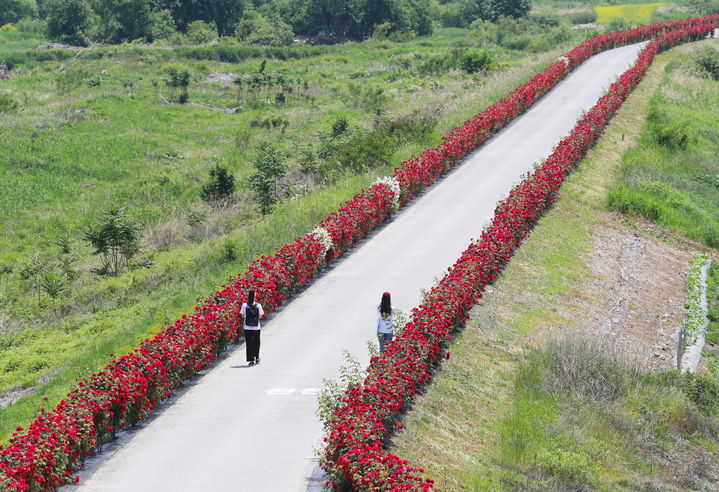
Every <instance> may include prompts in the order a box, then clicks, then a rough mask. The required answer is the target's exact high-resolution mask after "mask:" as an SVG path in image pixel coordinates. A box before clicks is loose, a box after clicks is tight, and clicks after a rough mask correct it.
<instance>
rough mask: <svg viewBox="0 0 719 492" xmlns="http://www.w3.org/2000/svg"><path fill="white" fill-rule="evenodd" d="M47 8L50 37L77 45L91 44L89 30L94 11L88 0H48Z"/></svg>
mask: <svg viewBox="0 0 719 492" xmlns="http://www.w3.org/2000/svg"><path fill="white" fill-rule="evenodd" d="M45 8H46V9H47V19H46V20H47V34H48V37H50V39H52V40H54V41H59V42H61V43H69V44H72V45H77V46H87V45H88V44H89V42H90V40H89V39H88V37H87V31H88V29H89V27H90V19H91V17H92V15H93V11H92V7H90V3H89V2H88V1H87V0H48V2H47V4H46V5H45Z"/></svg>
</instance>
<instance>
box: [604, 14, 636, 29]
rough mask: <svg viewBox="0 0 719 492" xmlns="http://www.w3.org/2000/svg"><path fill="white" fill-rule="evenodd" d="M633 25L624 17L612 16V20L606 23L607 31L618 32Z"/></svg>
mask: <svg viewBox="0 0 719 492" xmlns="http://www.w3.org/2000/svg"><path fill="white" fill-rule="evenodd" d="M632 27H634V24H632V22H631V21H629V20H627V19H625V18H624V17H613V18H612V20H610V21H609V24H607V31H608V32H620V31H627V30H629V29H631V28H632Z"/></svg>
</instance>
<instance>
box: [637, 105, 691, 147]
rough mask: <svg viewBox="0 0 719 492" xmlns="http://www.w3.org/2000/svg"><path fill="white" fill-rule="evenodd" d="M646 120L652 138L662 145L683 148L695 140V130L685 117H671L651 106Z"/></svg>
mask: <svg viewBox="0 0 719 492" xmlns="http://www.w3.org/2000/svg"><path fill="white" fill-rule="evenodd" d="M648 121H649V127H650V131H651V132H652V135H653V137H654V139H655V140H656V141H657V143H659V144H660V145H663V146H664V147H667V148H669V149H681V150H685V149H686V148H687V147H688V146H689V144H690V143H694V142H696V135H697V132H696V131H695V130H694V128H693V125H692V123H691V121H689V120H687V119H679V118H676V117H672V116H670V115H669V114H668V113H666V112H664V111H662V110H660V109H656V108H652V110H651V111H650V112H649V118H648Z"/></svg>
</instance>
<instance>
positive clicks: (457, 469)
mask: <svg viewBox="0 0 719 492" xmlns="http://www.w3.org/2000/svg"><path fill="white" fill-rule="evenodd" d="M716 44H717V43H716V41H705V42H702V43H697V44H693V45H686V46H682V47H679V48H676V49H674V50H672V51H670V52H668V53H666V54H662V55H660V56H658V57H657V59H656V60H655V62H654V65H653V66H652V67H651V68H650V71H649V73H648V74H647V76H646V77H645V79H644V81H643V82H642V84H641V85H640V86H639V87H638V88H637V89H636V90H635V92H634V93H633V94H632V95H631V96H630V98H629V99H628V100H627V101H626V103H625V104H624V106H623V107H622V109H620V111H619V113H618V114H617V116H616V117H615V118H614V120H613V122H612V123H611V125H610V127H609V128H608V129H607V131H606V133H605V135H604V136H603V137H602V139H601V140H600V142H599V143H598V145H597V146H596V147H595V148H594V149H593V150H592V151H591V152H590V154H589V155H588V157H587V159H585V161H584V162H583V163H582V165H581V166H580V167H579V169H578V170H577V171H576V172H575V173H574V174H573V175H572V176H570V178H569V180H568V181H567V182H566V183H565V185H564V187H563V189H562V191H561V192H560V195H559V199H558V201H557V203H556V206H555V207H554V208H553V210H551V211H550V212H549V213H548V214H547V215H546V216H545V217H544V218H543V219H542V220H541V221H540V223H539V224H538V226H537V227H536V229H535V230H534V231H533V232H532V234H531V235H530V237H529V238H528V240H527V241H526V242H525V243H524V244H523V245H522V248H521V249H520V250H519V251H518V253H517V254H516V255H515V257H514V258H513V259H512V261H511V262H510V264H509V265H508V267H507V269H506V270H505V271H504V273H503V274H502V277H501V278H500V279H499V280H498V281H497V282H496V283H495V285H493V286H492V288H491V289H488V290H489V292H487V293H485V295H484V298H483V299H482V301H481V303H480V305H479V306H477V307H476V308H475V309H474V310H473V311H472V313H471V319H470V321H469V322H468V323H467V325H466V326H465V327H464V328H463V329H462V330H461V331H460V332H459V333H458V334H457V336H456V337H455V339H454V341H453V342H452V343H451V345H450V346H449V348H448V350H450V352H451V358H450V360H448V361H445V362H443V363H442V365H441V367H440V368H438V369H437V371H436V372H435V374H434V378H433V381H432V384H431V385H429V386H428V387H427V389H426V392H425V393H424V394H423V395H421V396H420V397H418V399H417V400H416V401H415V403H414V404H413V406H412V409H411V410H410V411H409V412H408V413H407V415H406V416H405V417H404V419H403V423H404V424H405V426H406V427H405V429H404V430H402V431H400V432H399V433H398V434H397V435H396V436H394V437H393V439H392V447H391V452H393V453H396V454H398V455H399V456H402V457H403V458H404V459H407V460H409V462H410V464H412V465H413V466H418V467H422V468H424V469H425V470H426V473H425V475H426V476H428V477H430V478H433V479H435V480H436V482H437V487H438V489H439V490H467V491H469V490H472V491H500V490H501V491H505V490H518V491H519V490H521V491H535V490H536V491H540V490H624V491H639V490H642V491H644V490H646V491H649V490H714V489H715V488H716V486H717V484H718V483H719V470H718V469H717V466H716V463H717V458H718V457H719V455H718V453H717V452H718V451H719V439H718V438H717V436H718V435H719V433H717V431H718V430H719V419H718V418H717V415H718V414H719V409H718V408H717V406H716V397H715V396H713V395H715V394H716V391H717V390H718V389H719V387H717V384H716V381H715V380H713V379H709V378H703V379H702V378H693V377H685V378H679V377H677V375H676V374H675V373H671V372H669V373H654V374H650V373H644V372H641V371H638V370H637V369H636V368H635V367H634V366H633V364H632V363H631V362H628V360H629V359H630V357H628V356H627V354H626V353H624V352H623V351H622V350H619V349H618V348H617V347H616V346H615V345H613V344H611V343H602V341H601V340H600V341H598V343H595V342H597V341H596V340H594V341H591V342H590V341H588V340H587V339H586V338H583V337H582V336H581V333H582V332H583V331H584V330H586V329H587V327H583V326H582V321H581V320H582V319H584V317H583V316H582V313H573V312H571V311H567V310H566V309H567V304H561V301H562V300H563V299H567V298H570V299H571V298H584V299H589V298H588V297H587V296H590V295H591V293H588V292H585V291H583V290H582V287H581V286H582V280H583V279H585V278H586V276H587V275H588V274H589V273H590V272H591V270H590V269H589V267H588V264H587V260H586V255H587V254H588V253H589V252H590V251H591V250H592V247H593V244H592V236H591V234H592V230H593V228H595V227H598V226H601V225H603V224H616V223H617V222H625V219H623V218H622V217H617V216H616V215H615V214H613V213H611V212H610V211H609V210H608V206H607V196H608V193H609V190H610V189H611V188H612V186H613V185H615V183H616V181H617V180H619V179H621V176H622V172H621V171H620V166H621V157H622V154H623V153H624V152H625V151H627V150H628V149H630V148H632V147H633V146H635V145H641V144H642V142H643V131H644V126H645V119H646V115H647V114H648V113H649V112H650V107H651V106H652V104H653V103H654V100H653V98H652V96H653V94H654V93H655V91H657V89H658V87H659V86H660V85H662V91H663V90H664V88H666V84H667V80H666V79H665V76H664V71H665V69H666V67H667V66H669V67H673V66H674V64H676V63H678V60H682V59H683V58H685V57H687V56H689V54H690V53H692V52H694V51H695V50H696V49H698V48H699V47H700V46H703V47H706V46H716ZM670 72H671V68H670ZM686 90H687V91H688V90H690V88H686ZM630 152H633V151H630ZM637 231H638V232H639V229H637ZM667 240H669V241H671V240H672V238H671V237H669V238H667ZM681 274H682V272H677V275H681ZM560 306H561V307H560Z"/></svg>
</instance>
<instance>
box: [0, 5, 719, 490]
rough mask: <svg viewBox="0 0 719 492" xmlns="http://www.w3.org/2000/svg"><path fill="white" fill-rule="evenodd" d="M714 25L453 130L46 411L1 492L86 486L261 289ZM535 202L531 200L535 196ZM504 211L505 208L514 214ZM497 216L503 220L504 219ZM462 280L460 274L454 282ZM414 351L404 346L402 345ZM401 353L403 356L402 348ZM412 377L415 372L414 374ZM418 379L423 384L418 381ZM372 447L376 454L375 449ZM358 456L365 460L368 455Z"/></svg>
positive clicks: (327, 255)
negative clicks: (86, 471)
mask: <svg viewBox="0 0 719 492" xmlns="http://www.w3.org/2000/svg"><path fill="white" fill-rule="evenodd" d="M712 22H713V23H714V24H713V25H715V24H716V23H717V16H714V17H710V18H704V19H699V18H696V19H688V20H682V21H674V22H663V23H657V24H652V25H649V26H642V27H638V28H635V29H631V30H629V31H625V32H620V33H612V34H607V35H604V36H598V37H596V38H593V39H591V40H588V41H585V42H584V43H582V44H580V45H579V46H578V47H577V48H575V49H573V50H572V51H571V52H570V53H569V54H568V55H567V56H566V57H563V58H561V59H560V60H559V61H557V62H556V63H554V64H552V65H551V66H550V67H548V68H547V69H546V70H544V72H542V73H540V74H539V75H537V76H535V77H534V78H532V79H531V80H530V81H529V82H528V83H526V84H524V85H523V86H521V87H519V88H518V89H516V90H514V91H513V92H512V93H510V95H509V96H507V97H505V98H504V99H502V100H500V101H499V102H497V103H496V104H494V105H492V106H490V107H489V108H487V109H486V110H485V111H483V112H482V113H480V114H479V115H477V116H476V117H474V118H473V119H471V120H469V121H467V122H466V123H465V124H464V125H462V126H461V127H459V128H456V129H454V130H453V131H452V132H451V133H450V134H449V135H448V136H446V137H444V138H443V142H442V143H441V144H440V145H438V146H437V147H434V148H431V149H427V150H425V151H424V152H423V153H422V154H420V155H419V156H417V157H413V158H411V159H409V160H408V161H405V162H404V163H402V164H401V165H400V166H398V167H397V168H396V169H395V171H394V173H393V177H394V178H395V179H396V180H397V181H398V182H399V184H400V196H399V197H398V196H397V195H396V191H393V188H392V186H390V185H389V184H386V183H382V184H375V185H373V186H372V187H370V188H369V189H367V190H362V191H361V192H360V193H358V194H357V195H355V197H354V198H353V199H352V200H350V201H348V202H346V203H345V204H344V205H343V206H342V207H341V208H340V209H339V210H337V211H336V212H334V213H332V214H330V215H329V216H328V217H327V218H326V219H325V220H323V221H322V222H321V224H320V226H321V228H323V229H324V230H326V231H327V233H328V234H329V236H330V237H331V239H332V246H331V248H330V249H329V250H328V249H327V248H326V245H324V244H323V241H322V237H321V236H322V234H317V233H309V234H306V235H305V236H302V237H300V238H297V239H295V241H293V242H291V243H289V244H287V245H285V246H283V247H282V248H280V249H279V250H278V251H277V252H276V253H275V254H274V255H273V256H263V257H261V258H259V259H257V260H255V261H254V262H253V263H252V264H251V265H250V267H249V268H248V269H247V271H246V272H245V273H243V274H241V275H239V276H237V277H233V278H231V279H229V281H228V282H227V284H226V285H223V286H221V287H220V288H219V289H218V290H217V291H216V292H214V293H213V294H212V295H211V296H210V297H209V298H208V299H206V300H204V301H202V302H200V303H199V305H198V306H197V307H195V309H194V312H193V313H192V314H191V315H189V316H188V315H183V316H182V317H181V318H180V319H178V320H177V321H175V323H174V324H173V325H172V326H170V327H168V328H166V329H165V330H163V331H162V332H160V333H159V334H158V335H156V336H155V337H154V338H152V339H147V340H145V341H143V342H142V343H141V344H140V347H139V348H138V349H136V350H134V351H133V352H131V353H129V354H126V355H123V356H121V357H118V358H116V359H113V360H112V361H111V362H110V363H109V364H108V365H107V366H106V367H105V368H103V369H102V370H101V371H99V372H97V373H95V374H92V375H91V376H90V377H88V378H86V379H84V380H82V381H80V382H79V383H78V385H77V387H76V388H75V389H74V390H72V391H71V392H70V393H69V394H68V395H67V397H66V398H65V399H64V400H62V401H61V402H60V403H59V404H58V405H57V406H56V407H55V408H54V409H52V410H46V409H44V408H43V409H41V411H40V413H39V415H38V416H37V417H36V419H35V420H34V421H33V422H32V423H30V425H29V426H28V429H27V430H25V429H23V428H22V427H18V428H17V432H15V433H13V438H12V439H11V440H10V444H9V445H8V446H7V447H0V486H2V490H30V491H41V490H52V489H55V488H57V487H58V486H60V485H62V484H64V483H68V482H73V481H77V480H79V477H74V473H75V472H76V471H77V470H78V469H79V468H80V467H81V466H82V463H83V461H84V459H85V457H86V456H87V455H89V454H92V452H93V451H94V450H95V449H96V448H97V446H98V445H100V444H102V443H103V442H106V441H107V440H109V439H110V438H112V436H113V435H114V434H115V432H117V430H119V429H122V428H124V427H126V426H128V425H134V424H136V423H137V422H139V421H141V420H143V419H144V418H146V417H147V416H148V415H150V414H151V413H152V411H153V410H154V408H155V405H157V404H158V403H159V402H160V401H162V400H163V399H165V398H167V397H168V396H169V395H171V394H172V391H173V390H174V389H175V388H177V387H178V386H180V385H181V384H182V382H183V381H184V380H185V379H187V378H189V377H191V376H192V375H194V374H196V373H197V372H198V371H201V370H202V369H204V368H206V367H208V366H209V365H211V364H212V362H213V361H214V360H215V359H216V358H217V357H218V355H219V354H220V353H221V352H222V351H223V350H224V349H225V348H226V347H227V346H228V345H229V344H231V343H232V342H233V340H235V339H237V337H238V336H239V334H240V331H241V325H242V323H241V316H240V314H239V307H240V305H241V304H242V302H244V300H245V298H246V297H245V296H246V292H247V290H249V289H250V288H254V289H255V291H257V293H258V296H260V298H262V299H263V304H264V306H265V308H266V311H267V312H270V313H271V312H272V311H274V310H276V309H277V308H278V307H279V306H280V305H281V304H282V302H284V301H285V300H286V299H287V298H288V297H289V296H290V295H292V294H293V293H294V292H296V291H297V290H298V289H300V288H301V287H302V286H303V285H304V284H306V283H307V282H308V281H309V280H310V279H311V278H312V277H313V276H314V275H315V274H316V273H317V272H318V271H319V270H321V269H322V268H323V267H324V266H326V265H327V263H328V262H329V261H330V260H332V259H334V258H337V257H339V256H341V255H342V254H343V253H344V252H345V251H347V249H349V248H350V247H351V246H352V245H354V244H355V243H356V242H357V241H359V240H360V239H361V238H363V237H365V236H366V235H367V234H368V233H369V232H370V231H372V230H373V229H374V228H375V227H376V226H377V225H378V224H379V223H381V222H383V221H384V220H386V219H387V218H388V217H389V216H390V215H392V213H394V212H395V211H396V209H397V206H396V205H397V203H398V202H399V203H400V204H405V203H407V201H409V200H410V199H411V198H412V197H414V196H415V195H416V194H417V193H418V192H420V191H421V190H422V189H424V188H426V187H427V186H429V185H430V184H431V183H433V182H434V181H436V179H437V178H438V177H439V176H440V175H442V174H443V173H445V172H446V171H448V170H449V169H451V168H452V167H454V166H455V165H457V164H458V163H459V162H460V161H461V159H462V158H463V157H464V156H465V155H467V154H468V153H469V152H471V151H472V150H474V149H475V148H476V147H477V146H479V145H481V144H482V143H483V142H484V141H486V140H487V139H488V138H489V137H490V136H491V135H493V134H494V133H496V132H497V131H498V130H499V129H501V128H502V127H504V126H505V125H506V124H507V123H509V122H510V121H511V120H512V119H514V118H516V117H517V116H518V115H519V114H521V113H522V112H523V111H524V110H526V109H527V108H528V107H529V106H531V105H532V104H533V103H534V102H536V101H537V100H538V99H539V98H540V97H541V96H542V95H544V94H545V93H546V92H548V91H549V90H550V89H551V88H552V87H553V86H554V85H556V84H557V82H559V81H560V80H561V79H562V78H564V77H565V76H566V75H567V74H568V73H570V72H571V70H573V69H574V68H575V67H576V66H578V65H579V64H580V63H581V62H583V61H584V60H586V59H587V58H588V57H589V56H591V55H593V54H595V53H598V52H600V51H603V50H606V49H610V48H614V47H617V46H621V45H624V44H629V43H635V42H638V41H642V40H646V39H650V38H652V37H655V36H659V35H662V34H664V33H667V32H670V31H674V30H679V31H678V32H681V33H685V32H688V30H689V29H694V30H696V32H697V33H700V32H701V33H704V32H705V30H706V26H707V25H709V23H712ZM702 29H704V31H702ZM697 35H699V34H697ZM590 127H591V125H590ZM537 179H539V178H532V180H533V181H534V180H537ZM542 179H545V178H542ZM546 179H549V178H546ZM555 179H556V178H555ZM541 183H544V181H541ZM545 186H548V185H545ZM519 189H520V188H517V189H515V191H514V192H513V195H512V196H513V197H516V196H517V193H520V192H518V191H516V190H519ZM521 189H524V188H521ZM522 193H524V192H522ZM526 193H531V192H530V191H529V190H527V191H526ZM532 196H533V195H527V198H526V199H527V200H530V199H531V197H532ZM504 203H505V205H506V204H507V203H509V202H504ZM500 208H501V207H500ZM498 211H500V212H502V211H501V210H500V209H499V208H498ZM502 213H504V214H509V215H508V217H510V218H512V220H518V218H517V217H514V216H511V213H510V211H509V210H507V211H504V212H502ZM497 227H499V226H497ZM483 237H484V236H483ZM500 238H504V239H505V240H506V241H510V242H512V241H514V242H517V241H521V238H520V239H517V238H515V235H514V232H513V231H512V230H511V229H506V228H503V229H501V228H500V229H497V231H495V232H493V235H492V236H491V237H489V236H487V241H490V239H491V241H490V242H488V243H487V246H486V247H488V248H491V251H492V252H493V254H494V256H491V257H487V258H486V261H488V262H490V263H487V265H490V264H491V265H494V267H493V268H494V270H491V269H490V270H487V272H492V271H496V272H498V271H499V268H500V266H501V265H502V264H503V262H506V260H508V259H509V256H510V255H511V250H508V249H507V245H506V244H505V243H504V242H502V241H499V239H500ZM515 246H516V245H515ZM468 251H469V250H468ZM478 254H479V253H478ZM482 255H485V253H484V252H483V253H481V254H480V257H482V258H484V256H482ZM492 262H494V263H492ZM483 265H484V263H483ZM485 266H486V265H485ZM457 268H458V267H457V266H455V270H456V269H457ZM486 268H489V267H486ZM453 271H454V270H453ZM457 272H459V270H457ZM487 275H489V276H487ZM494 276H496V274H487V273H485V277H482V281H483V282H487V281H491V280H492V279H493V278H494ZM447 282H450V284H451V283H453V282H454V283H456V287H457V289H456V290H457V292H456V293H455V294H454V295H453V297H452V298H451V299H450V298H449V297H448V298H447V299H445V303H446V306H447V307H446V308H442V309H443V310H444V311H443V312H444V315H445V316H447V319H450V318H452V316H454V315H453V313H454V310H455V309H457V310H458V311H457V312H458V313H459V312H465V313H466V308H465V309H464V311H461V309H460V308H461V307H462V306H463V305H464V304H462V303H458V299H463V300H464V302H465V303H468V302H470V301H471V300H473V299H474V298H475V297H476V296H475V295H473V294H470V293H467V294H462V293H461V292H460V287H467V288H469V286H470V285H471V282H469V283H468V281H467V280H465V279H464V277H463V276H461V275H459V274H457V275H455V276H453V277H452V278H451V279H450V280H448V281H447ZM443 285H444V284H443ZM436 295H437V296H439V297H437V298H442V296H444V295H445V294H436ZM427 309H428V308H427ZM440 311H441V310H440ZM420 312H424V311H422V308H420V309H419V310H418V311H416V313H417V314H416V316H419V313H420ZM462 316H465V315H464V314H463V315H462ZM452 319H454V318H452ZM417 320H419V318H417ZM417 323H419V321H413V325H412V326H413V327H414V326H417V327H419V326H421V325H419V324H417ZM417 329H419V328H416V329H415V328H413V329H412V330H410V333H418V332H417ZM444 331H446V330H442V329H440V331H439V332H438V335H437V336H439V335H441V333H443V332H444ZM423 337H424V335H421V336H420V335H419V334H418V335H417V336H416V337H414V336H412V337H410V336H407V337H405V339H406V340H407V341H411V340H415V342H414V343H415V344H416V346H415V348H414V350H416V351H419V352H417V353H426V354H428V355H431V357H430V358H429V359H426V357H425V359H424V360H425V362H418V361H413V360H411V359H410V358H408V357H404V358H400V359H398V360H397V361H396V362H397V363H398V364H400V366H402V367H407V368H408V370H407V371H406V372H405V373H404V374H405V376H403V377H407V378H409V379H410V380H412V381H414V383H413V384H414V385H415V386H416V385H417V384H418V383H419V381H420V380H421V381H424V380H426V376H425V375H426V373H427V372H426V369H425V368H426V367H428V366H427V364H428V363H431V362H432V361H433V360H434V359H436V356H438V354H439V346H438V345H437V344H433V345H431V346H430V349H431V350H430V351H429V352H427V347H425V345H424V343H423V342H422V343H421V341H422V340H424V338H423ZM439 339H440V338H438V339H437V340H439ZM406 343H407V342H405V341H403V342H402V344H406ZM395 346H396V347H400V346H404V345H401V344H399V343H397V344H395ZM390 353H391V354H394V355H393V357H399V355H398V352H396V351H395V350H393V351H391V352H390ZM411 353H414V352H411ZM383 360H384V359H383ZM419 360H422V359H419ZM381 365H382V362H381V361H375V363H373V366H372V370H371V374H376V373H377V370H376V367H380V366H381ZM415 366H416V367H415ZM410 368H412V370H409V369H410ZM416 374H420V376H419V379H417V376H416ZM372 377H374V376H372ZM390 381H393V384H396V383H397V381H394V380H390ZM368 388H369V386H368ZM397 388H398V389H397V393H396V396H397V397H401V398H400V400H398V401H403V400H402V399H403V398H405V395H406V394H410V393H412V392H414V391H416V389H412V388H410V389H408V390H407V391H405V389H401V390H400V389H399V388H400V386H398V387H397ZM401 388H404V386H401ZM413 388H414V387H413ZM377 391H379V389H377ZM383 391H384V390H383ZM388 401H389V400H388ZM397 405H399V406H397ZM401 407H402V404H401V403H399V404H398V403H393V404H392V406H391V408H390V407H388V409H389V410H391V412H392V414H396V412H397V411H399V409H400V408H401ZM372 408H374V407H372ZM370 414H373V413H372V412H370V410H369V409H368V415H370ZM387 415H390V414H387ZM383 418H385V419H386V418H389V417H383ZM387 423H389V422H387ZM378 424H379V422H378ZM357 428H359V427H357ZM343 432H345V431H343ZM384 434H385V430H384V427H383V426H382V428H381V429H380V428H379V427H377V428H376V429H375V430H374V431H372V433H371V434H367V435H368V436H370V437H371V438H372V439H370V441H367V442H372V443H374V442H376V441H375V440H373V439H374V437H377V436H380V435H384ZM342 435H343V436H345V435H346V436H350V435H352V433H351V432H349V431H347V432H346V433H345V434H342ZM333 442H335V443H336V446H334V447H333V448H332V449H334V450H335V451H336V453H335V454H336V458H335V459H336V463H338V464H340V463H342V466H343V467H344V468H343V469H346V470H347V473H348V476H350V477H352V476H355V475H354V474H356V473H359V472H358V470H360V469H359V468H355V467H356V465H357V464H358V463H359V461H357V460H360V459H362V460H364V459H365V458H364V456H367V453H370V454H371V455H372V456H375V458H374V459H372V460H370V461H369V463H371V465H372V467H374V468H376V467H377V463H379V462H380V460H388V464H387V465H386V466H385V468H382V469H378V471H382V470H384V469H386V470H393V469H394V468H393V467H394V466H396V464H397V463H398V461H397V460H396V458H392V459H391V460H390V459H389V458H388V456H390V455H386V453H384V451H381V449H380V447H377V448H376V449H374V448H373V447H372V446H375V444H369V445H368V446H370V447H368V448H356V447H355V446H354V444H352V445H350V444H349V443H350V442H354V441H347V440H346V439H345V438H344V437H343V438H342V439H339V438H338V439H336V440H335V441H333ZM357 442H358V443H359V441H357ZM362 446H365V444H364V441H363V444H362ZM377 446H379V445H378V444H377ZM358 449H361V453H364V454H357V452H358V451H357V450H358ZM355 458H356V459H355ZM345 463H346V467H345ZM401 466H404V465H401ZM403 470H404V471H403V472H400V475H401V477H403V478H402V480H406V479H407V477H408V472H409V471H412V470H411V469H408V468H403Z"/></svg>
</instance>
